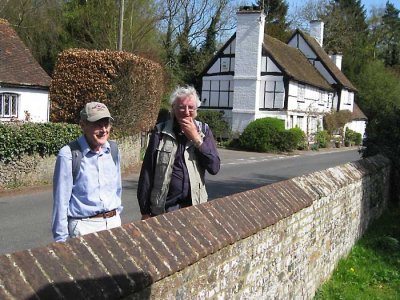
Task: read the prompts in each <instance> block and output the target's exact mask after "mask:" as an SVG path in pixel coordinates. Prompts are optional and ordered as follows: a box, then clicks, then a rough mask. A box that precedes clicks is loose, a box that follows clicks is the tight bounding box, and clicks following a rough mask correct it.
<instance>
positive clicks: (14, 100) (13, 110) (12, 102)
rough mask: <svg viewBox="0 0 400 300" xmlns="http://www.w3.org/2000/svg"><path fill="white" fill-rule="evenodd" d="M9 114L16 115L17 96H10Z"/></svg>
mask: <svg viewBox="0 0 400 300" xmlns="http://www.w3.org/2000/svg"><path fill="white" fill-rule="evenodd" d="M11 99H12V101H11V114H12V115H13V116H17V96H15V95H13V96H11Z"/></svg>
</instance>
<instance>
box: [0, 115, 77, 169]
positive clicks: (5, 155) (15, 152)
mask: <svg viewBox="0 0 400 300" xmlns="http://www.w3.org/2000/svg"><path fill="white" fill-rule="evenodd" d="M80 134H81V128H80V127H79V126H78V125H73V124H65V123H22V124H21V123H10V124H3V123H1V124H0V161H1V162H5V163H8V162H10V161H13V160H15V159H18V158H19V157H21V156H22V155H24V154H28V155H32V154H39V155H41V156H46V155H51V154H57V153H58V151H59V150H60V148H61V147H62V146H64V145H66V144H67V143H69V142H70V141H72V140H74V139H76V138H77V137H78V136H79V135H80Z"/></svg>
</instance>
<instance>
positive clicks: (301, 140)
mask: <svg viewBox="0 0 400 300" xmlns="http://www.w3.org/2000/svg"><path fill="white" fill-rule="evenodd" d="M288 131H289V132H291V133H292V134H293V135H294V139H295V143H296V144H295V147H294V148H293V149H298V150H303V149H305V148H306V147H307V141H306V134H305V133H304V131H303V130H301V129H300V128H299V127H297V126H296V127H294V128H290V129H289V130H288Z"/></svg>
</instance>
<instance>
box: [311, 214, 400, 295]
mask: <svg viewBox="0 0 400 300" xmlns="http://www.w3.org/2000/svg"><path fill="white" fill-rule="evenodd" d="M314 299H324V300H326V299H385V300H386V299H400V208H399V207H391V208H390V209H388V210H387V211H386V212H385V213H384V214H383V215H382V216H381V217H380V218H379V219H378V220H376V221H375V222H374V223H373V224H371V226H370V227H369V229H368V230H367V232H366V233H365V234H364V236H363V237H362V238H361V239H360V240H359V241H358V242H357V243H356V245H355V246H354V247H353V248H352V250H351V252H350V254H349V255H348V257H346V258H345V259H342V260H340V261H339V264H338V266H337V268H336V269H335V271H334V273H333V274H332V277H331V278H330V280H329V281H327V282H326V283H325V284H323V285H322V286H321V287H320V289H319V290H318V291H317V293H316V295H315V298H314Z"/></svg>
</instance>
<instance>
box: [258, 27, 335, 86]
mask: <svg viewBox="0 0 400 300" xmlns="http://www.w3.org/2000/svg"><path fill="white" fill-rule="evenodd" d="M263 47H264V50H265V51H266V52H267V53H268V54H269V56H270V57H271V59H272V60H274V61H275V62H276V63H277V64H278V65H279V66H280V67H281V68H283V70H282V71H283V72H284V73H285V74H286V75H288V76H289V77H291V78H293V79H295V80H297V81H300V82H303V83H307V84H310V85H312V86H317V87H320V88H323V89H326V90H330V91H332V90H333V88H332V87H331V86H330V84H329V83H328V82H327V81H326V80H325V79H324V78H323V77H322V76H321V74H320V73H319V72H318V71H317V69H315V67H314V66H313V65H312V64H310V62H309V61H308V59H307V57H305V56H304V54H303V53H301V51H300V50H299V49H297V48H293V47H290V46H288V45H287V44H285V43H283V42H281V41H279V40H278V39H276V38H273V37H271V36H269V35H266V34H265V35H264V44H263Z"/></svg>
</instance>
